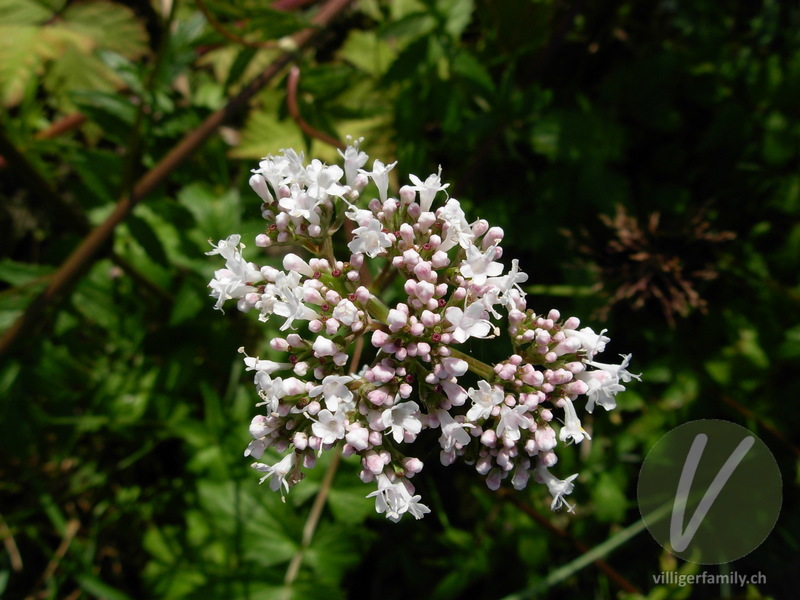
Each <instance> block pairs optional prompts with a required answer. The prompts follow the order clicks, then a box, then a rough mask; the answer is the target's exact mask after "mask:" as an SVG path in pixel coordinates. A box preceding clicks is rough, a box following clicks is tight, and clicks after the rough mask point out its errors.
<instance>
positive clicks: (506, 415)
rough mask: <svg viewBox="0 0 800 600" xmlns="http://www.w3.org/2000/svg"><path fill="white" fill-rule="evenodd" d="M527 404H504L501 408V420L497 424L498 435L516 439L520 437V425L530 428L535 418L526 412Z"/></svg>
mask: <svg viewBox="0 0 800 600" xmlns="http://www.w3.org/2000/svg"><path fill="white" fill-rule="evenodd" d="M526 412H528V407H527V406H515V407H514V408H511V407H510V406H503V407H502V408H501V409H500V422H499V423H498V424H497V436H498V437H505V438H506V439H509V440H513V441H516V440H518V439H519V438H520V436H521V434H520V431H519V429H520V427H521V428H523V429H528V428H529V427H530V426H531V424H532V423H533V420H532V419H531V418H530V417H529V416H527V415H526V414H525V413H526Z"/></svg>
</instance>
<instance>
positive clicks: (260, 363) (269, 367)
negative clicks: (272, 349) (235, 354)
mask: <svg viewBox="0 0 800 600" xmlns="http://www.w3.org/2000/svg"><path fill="white" fill-rule="evenodd" d="M239 353H240V354H244V348H243V347H242V348H239ZM244 365H245V367H246V369H245V370H246V371H261V372H263V373H266V374H267V375H272V374H273V373H274V372H275V371H282V370H284V369H291V368H292V365H291V363H279V362H275V361H273V360H264V359H261V358H258V357H257V356H247V355H246V354H245V357H244Z"/></svg>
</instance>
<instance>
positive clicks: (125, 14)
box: [63, 1, 147, 58]
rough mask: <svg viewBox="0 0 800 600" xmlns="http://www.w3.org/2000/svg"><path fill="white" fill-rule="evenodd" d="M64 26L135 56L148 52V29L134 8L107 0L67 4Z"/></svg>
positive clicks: (129, 56)
mask: <svg viewBox="0 0 800 600" xmlns="http://www.w3.org/2000/svg"><path fill="white" fill-rule="evenodd" d="M63 19H64V21H63V26H64V27H66V28H69V29H72V30H74V31H76V32H78V33H80V34H82V35H85V36H87V37H88V38H90V39H91V40H92V41H93V42H94V44H95V45H96V47H98V48H105V49H107V50H113V51H115V52H119V53H120V54H122V55H123V56H126V57H128V58H138V57H140V56H142V55H143V54H145V53H146V52H147V32H146V31H145V29H144V26H143V25H142V23H140V22H139V20H138V19H137V18H136V16H135V15H134V13H133V11H132V10H131V9H129V8H127V7H125V6H121V5H119V4H111V3H110V2H104V1H99V2H86V3H81V4H73V5H70V6H69V7H67V9H66V10H65V11H64V14H63Z"/></svg>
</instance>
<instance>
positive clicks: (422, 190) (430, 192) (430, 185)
mask: <svg viewBox="0 0 800 600" xmlns="http://www.w3.org/2000/svg"><path fill="white" fill-rule="evenodd" d="M409 178H410V179H411V181H412V183H413V184H414V185H413V186H411V189H412V190H414V191H416V192H419V205H420V208H421V209H422V212H428V211H429V210H430V209H431V204H433V199H434V198H435V197H436V193H437V192H441V191H443V190H446V189H447V188H448V187H450V184H449V183H445V184H444V185H442V179H441V178H442V165H439V173H438V174H431V175H428V178H427V179H426V180H425V182H424V183H423V182H422V180H420V178H419V177H417V176H416V175H409Z"/></svg>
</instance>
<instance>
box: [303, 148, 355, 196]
mask: <svg viewBox="0 0 800 600" xmlns="http://www.w3.org/2000/svg"><path fill="white" fill-rule="evenodd" d="M342 175H344V171H342V168H341V167H339V166H337V165H326V164H324V163H323V162H322V161H320V160H317V159H316V158H315V159H314V160H312V161H311V164H310V165H308V167H307V168H306V181H305V183H306V185H307V186H308V191H307V192H306V193H307V194H308V195H309V196H310V197H311V198H315V199H316V200H319V201H324V200H326V199H327V198H328V196H340V197H341V196H342V195H343V194H344V193H345V192H346V191H347V190H346V188H345V187H344V186H342V185H340V184H339V180H340V179H341V178H342Z"/></svg>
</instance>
